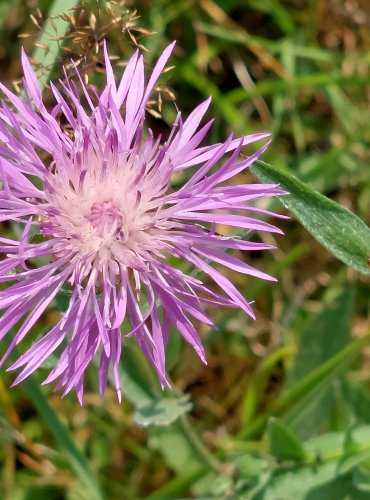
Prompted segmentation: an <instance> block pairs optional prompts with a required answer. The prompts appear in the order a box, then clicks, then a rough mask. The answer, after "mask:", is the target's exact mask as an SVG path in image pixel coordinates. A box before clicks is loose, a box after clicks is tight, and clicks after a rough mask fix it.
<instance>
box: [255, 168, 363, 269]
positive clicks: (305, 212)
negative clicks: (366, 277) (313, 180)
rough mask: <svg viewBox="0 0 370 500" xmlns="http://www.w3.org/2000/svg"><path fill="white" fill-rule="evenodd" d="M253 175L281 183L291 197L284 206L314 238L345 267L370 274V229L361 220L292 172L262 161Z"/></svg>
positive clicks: (288, 196)
mask: <svg viewBox="0 0 370 500" xmlns="http://www.w3.org/2000/svg"><path fill="white" fill-rule="evenodd" d="M252 172H253V173H254V174H255V175H256V176H257V177H258V178H259V179H260V180H261V181H264V182H275V183H279V184H280V185H281V187H282V188H283V189H285V190H286V191H288V193H289V195H286V196H281V197H279V200H280V201H281V203H282V204H283V205H284V206H285V207H286V208H287V209H288V210H289V211H290V212H291V213H292V214H293V215H294V216H295V217H296V218H297V219H298V220H299V221H300V222H301V224H302V225H303V226H304V227H305V228H306V229H307V231H309V232H310V233H311V234H312V236H313V237H314V238H315V239H316V240H317V241H319V242H320V243H321V244H322V245H323V246H324V247H325V248H326V249H327V250H329V252H331V253H332V254H333V255H334V256H335V257H337V258H338V259H339V260H341V261H342V262H344V263H345V264H347V265H349V266H351V267H353V268H354V269H356V270H357V271H359V272H361V273H363V274H370V268H369V267H368V264H367V259H368V256H369V252H370V229H369V228H368V227H367V226H366V224H365V223H364V222H362V220H361V219H359V218H358V217H357V216H356V215H355V214H353V213H352V212H350V211H349V210H347V209H346V208H344V207H342V206H340V205H338V204H337V203H335V202H334V201H333V200H330V199H329V198H326V197H325V196H323V195H322V194H320V193H318V192H316V191H313V190H312V189H310V188H309V187H308V186H307V185H306V184H304V183H303V182H301V181H300V180H299V179H297V178H296V177H294V176H293V175H292V174H289V173H288V172H283V171H281V170H278V169H276V168H274V167H272V166H271V165H268V164H267V163H265V162H261V161H259V162H258V164H256V165H254V166H253V167H252Z"/></svg>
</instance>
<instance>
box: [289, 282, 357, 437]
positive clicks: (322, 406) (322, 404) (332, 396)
mask: <svg viewBox="0 0 370 500" xmlns="http://www.w3.org/2000/svg"><path fill="white" fill-rule="evenodd" d="M334 287H336V284H335V283H334V285H333V287H331V288H330V289H329V290H328V292H327V293H326V294H325V296H326V297H325V298H324V300H323V301H322V308H321V310H320V311H319V312H318V313H317V314H315V315H313V316H312V317H311V318H309V320H308V322H307V323H306V325H305V326H304V327H303V329H302V333H301V335H300V337H299V345H298V351H297V354H296V357H295V360H294V366H293V368H292V370H291V371H290V372H289V375H288V380H287V383H286V385H285V389H288V388H289V387H292V386H293V385H294V383H297V382H298V381H299V380H301V379H302V378H303V377H304V376H306V375H308V374H309V373H310V372H312V371H313V370H315V369H316V368H317V367H319V366H320V365H321V364H322V363H324V362H325V361H327V360H328V359H329V358H330V357H331V356H333V355H335V354H336V353H337V352H338V351H340V350H341V349H343V348H344V347H345V346H346V345H347V344H348V342H349V341H350V320H351V317H352V313H353V307H354V291H353V290H352V289H351V288H347V289H343V290H339V291H338V290H336V289H335V288H334ZM333 288H334V289H333ZM336 381H337V380H333V381H332V383H331V384H329V386H328V387H326V388H323V390H322V391H321V393H320V391H316V392H315V393H313V394H312V397H311V396H310V397H307V398H306V397H304V398H303V399H302V400H301V402H300V403H299V404H297V405H295V407H294V408H293V409H292V410H291V411H288V412H287V413H285V414H284V420H285V421H286V422H288V423H289V426H290V427H291V428H292V429H293V430H294V431H295V432H297V433H298V434H299V436H300V437H301V438H306V439H307V438H308V437H310V436H312V435H313V434H314V433H315V432H316V430H317V428H318V427H320V428H321V429H322V430H323V431H325V430H328V429H327V428H326V427H325V425H330V424H332V422H331V421H330V418H331V417H334V418H335V420H336V421H337V422H340V421H343V419H345V418H347V417H348V411H347V412H345V411H343V398H338V391H334V390H333V387H334V386H333V382H336ZM344 423H345V424H346V423H348V422H347V421H345V422H344Z"/></svg>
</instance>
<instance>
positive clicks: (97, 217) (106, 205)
mask: <svg viewBox="0 0 370 500" xmlns="http://www.w3.org/2000/svg"><path fill="white" fill-rule="evenodd" d="M86 218H87V219H88V220H89V221H90V222H91V224H92V226H93V227H94V228H95V230H96V233H97V235H98V236H101V237H104V236H105V235H107V233H109V234H112V235H113V236H115V237H116V238H117V239H123V238H124V231H123V220H122V215H121V213H120V211H119V209H118V208H117V207H116V206H115V205H114V204H113V202H112V201H111V200H109V201H104V202H103V203H94V204H93V205H92V207H91V213H90V215H89V216H87V217H86Z"/></svg>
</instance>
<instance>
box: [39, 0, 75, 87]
mask: <svg viewBox="0 0 370 500" xmlns="http://www.w3.org/2000/svg"><path fill="white" fill-rule="evenodd" d="M78 4H79V0H54V2H50V7H49V11H48V17H47V19H46V21H45V23H44V24H43V27H42V32H41V35H40V37H39V39H38V43H39V44H40V46H39V47H37V48H36V49H35V51H34V52H33V54H32V60H33V61H34V63H35V64H36V65H42V69H43V71H42V74H41V75H39V81H40V83H41V84H42V83H48V80H49V78H50V74H51V72H52V71H53V68H54V66H55V64H56V61H57V58H58V56H59V53H60V45H61V44H62V42H63V40H62V39H63V38H64V37H65V35H66V34H67V32H68V30H69V27H70V26H69V23H68V22H66V21H65V20H63V19H61V18H60V17H58V16H59V14H62V13H65V12H68V10H70V9H71V8H72V7H76V6H77V5H78ZM69 13H70V14H71V13H72V12H69ZM42 46H46V47H47V49H44V48H41V47H42Z"/></svg>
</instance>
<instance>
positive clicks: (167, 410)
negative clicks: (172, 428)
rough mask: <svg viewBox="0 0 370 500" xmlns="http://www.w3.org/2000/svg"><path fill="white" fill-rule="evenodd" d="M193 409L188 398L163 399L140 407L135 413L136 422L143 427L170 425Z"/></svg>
mask: <svg viewBox="0 0 370 500" xmlns="http://www.w3.org/2000/svg"><path fill="white" fill-rule="evenodd" d="M191 408H192V403H191V402H190V401H189V397H188V396H182V397H162V398H161V399H157V400H154V401H152V402H151V403H149V404H147V405H144V406H139V407H138V408H137V410H136V413H135V420H136V422H137V423H138V424H140V425H143V426H148V425H169V424H171V423H172V422H174V421H175V420H177V419H178V418H179V417H180V416H181V415H183V414H184V413H187V412H188V411H190V410H191Z"/></svg>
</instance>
